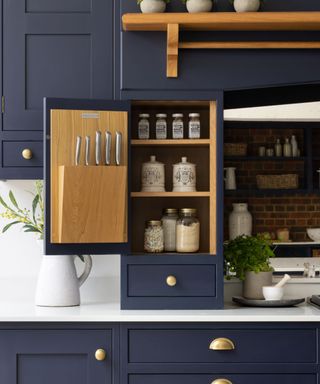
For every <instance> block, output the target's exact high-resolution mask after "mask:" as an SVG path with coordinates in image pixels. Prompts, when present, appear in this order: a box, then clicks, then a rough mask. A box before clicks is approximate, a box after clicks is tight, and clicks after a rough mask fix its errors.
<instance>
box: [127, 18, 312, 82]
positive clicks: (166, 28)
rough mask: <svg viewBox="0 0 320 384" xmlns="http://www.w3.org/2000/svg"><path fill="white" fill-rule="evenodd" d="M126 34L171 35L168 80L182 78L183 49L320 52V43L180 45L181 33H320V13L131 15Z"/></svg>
mask: <svg viewBox="0 0 320 384" xmlns="http://www.w3.org/2000/svg"><path fill="white" fill-rule="evenodd" d="M122 26H123V30H124V31H144V32H146V31H163V32H167V77H177V76H178V56H179V49H320V42H318V41H227V42H210V41H209V42H207V41H206V42H203V41H202V42H194V41H192V42H179V31H184V30H185V31H301V32H302V31H319V30H320V12H245V13H236V12H208V13H198V14H189V13H154V14H142V13H128V14H124V15H123V16H122Z"/></svg>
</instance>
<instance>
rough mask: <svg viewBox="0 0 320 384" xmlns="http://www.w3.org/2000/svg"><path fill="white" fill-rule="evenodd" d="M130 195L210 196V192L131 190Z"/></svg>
mask: <svg viewBox="0 0 320 384" xmlns="http://www.w3.org/2000/svg"><path fill="white" fill-rule="evenodd" d="M131 197H210V192H131Z"/></svg>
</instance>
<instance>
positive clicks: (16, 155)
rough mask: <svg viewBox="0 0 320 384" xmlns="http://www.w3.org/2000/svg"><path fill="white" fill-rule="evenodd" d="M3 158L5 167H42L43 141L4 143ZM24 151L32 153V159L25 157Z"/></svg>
mask: <svg viewBox="0 0 320 384" xmlns="http://www.w3.org/2000/svg"><path fill="white" fill-rule="evenodd" d="M2 150H3V152H2V156H3V166H4V167H42V165H43V143H42V141H3V142H2ZM24 150H29V151H31V156H32V157H31V158H30V159H28V158H27V159H26V158H24V157H23V154H22V152H23V151H24Z"/></svg>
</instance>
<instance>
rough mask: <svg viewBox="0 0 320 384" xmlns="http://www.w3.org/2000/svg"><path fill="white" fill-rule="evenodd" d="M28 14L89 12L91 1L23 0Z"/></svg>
mask: <svg viewBox="0 0 320 384" xmlns="http://www.w3.org/2000/svg"><path fill="white" fill-rule="evenodd" d="M25 1H26V11H27V12H29V13H39V12H41V13H54V12H63V13H66V12H84V13H86V12H90V10H91V0H67V1H66V0H25Z"/></svg>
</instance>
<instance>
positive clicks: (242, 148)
mask: <svg viewBox="0 0 320 384" xmlns="http://www.w3.org/2000/svg"><path fill="white" fill-rule="evenodd" d="M247 148H248V145H247V143H224V155H225V156H246V155H247Z"/></svg>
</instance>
